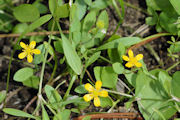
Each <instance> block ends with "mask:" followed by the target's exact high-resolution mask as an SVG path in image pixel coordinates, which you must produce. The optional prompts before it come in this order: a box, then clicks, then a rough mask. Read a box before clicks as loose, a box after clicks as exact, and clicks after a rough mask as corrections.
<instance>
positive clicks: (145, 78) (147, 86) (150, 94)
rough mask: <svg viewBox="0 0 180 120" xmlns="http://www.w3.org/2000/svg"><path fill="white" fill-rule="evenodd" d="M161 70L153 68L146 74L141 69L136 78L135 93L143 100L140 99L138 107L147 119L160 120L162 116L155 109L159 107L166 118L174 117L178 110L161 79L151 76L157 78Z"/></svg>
mask: <svg viewBox="0 0 180 120" xmlns="http://www.w3.org/2000/svg"><path fill="white" fill-rule="evenodd" d="M160 71H161V70H158V69H157V70H153V71H151V72H150V73H148V75H147V73H146V74H145V73H144V72H142V71H139V73H138V76H137V78H136V89H135V95H136V97H137V98H140V99H141V100H140V101H138V107H139V110H140V112H141V113H142V114H143V117H144V118H145V119H155V120H159V119H160V118H161V117H160V116H159V115H158V114H157V113H156V112H154V109H157V110H158V111H160V112H161V113H162V115H164V117H165V118H166V119H169V118H170V117H172V116H173V115H174V114H175V112H176V111H177V110H176V109H175V108H174V107H173V106H174V103H173V102H172V101H168V100H169V99H171V98H170V97H169V96H168V95H167V93H166V91H165V89H164V88H163V85H162V84H161V82H160V80H157V79H153V78H152V77H151V76H155V77H156V78H157V76H158V73H159V72H160Z"/></svg>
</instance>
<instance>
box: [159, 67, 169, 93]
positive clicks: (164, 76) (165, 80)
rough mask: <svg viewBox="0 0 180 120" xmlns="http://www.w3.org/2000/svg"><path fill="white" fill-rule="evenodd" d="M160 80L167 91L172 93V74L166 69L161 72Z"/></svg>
mask: <svg viewBox="0 0 180 120" xmlns="http://www.w3.org/2000/svg"><path fill="white" fill-rule="evenodd" d="M158 77H159V81H160V82H161V84H162V85H163V87H164V89H165V91H166V92H167V93H168V94H169V95H170V92H171V80H172V78H171V76H169V75H168V73H167V72H166V71H160V72H159V76H158Z"/></svg>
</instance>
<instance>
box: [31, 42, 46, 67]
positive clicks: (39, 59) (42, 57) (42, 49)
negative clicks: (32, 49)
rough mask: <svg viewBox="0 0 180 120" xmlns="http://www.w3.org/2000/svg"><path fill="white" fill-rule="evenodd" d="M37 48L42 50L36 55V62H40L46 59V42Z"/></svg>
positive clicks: (34, 61)
mask: <svg viewBox="0 0 180 120" xmlns="http://www.w3.org/2000/svg"><path fill="white" fill-rule="evenodd" d="M36 49H39V50H40V51H41V53H40V54H38V55H36V54H35V55H34V60H33V63H34V64H40V63H41V62H42V61H43V60H44V54H45V46H44V44H41V45H39V46H38V47H37V48H36Z"/></svg>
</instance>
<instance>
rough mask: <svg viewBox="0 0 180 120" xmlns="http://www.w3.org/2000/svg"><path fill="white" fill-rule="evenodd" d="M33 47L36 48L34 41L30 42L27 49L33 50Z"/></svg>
mask: <svg viewBox="0 0 180 120" xmlns="http://www.w3.org/2000/svg"><path fill="white" fill-rule="evenodd" d="M35 46H36V41H31V42H30V44H29V47H30V48H31V49H34V48H35Z"/></svg>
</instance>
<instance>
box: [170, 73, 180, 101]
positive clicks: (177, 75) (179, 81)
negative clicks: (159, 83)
mask: <svg viewBox="0 0 180 120" xmlns="http://www.w3.org/2000/svg"><path fill="white" fill-rule="evenodd" d="M179 78H180V71H176V72H175V73H174V74H173V78H172V81H171V85H172V87H171V91H172V94H173V95H174V96H176V97H178V98H180V92H179V91H180V87H179V86H180V79H179Z"/></svg>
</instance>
